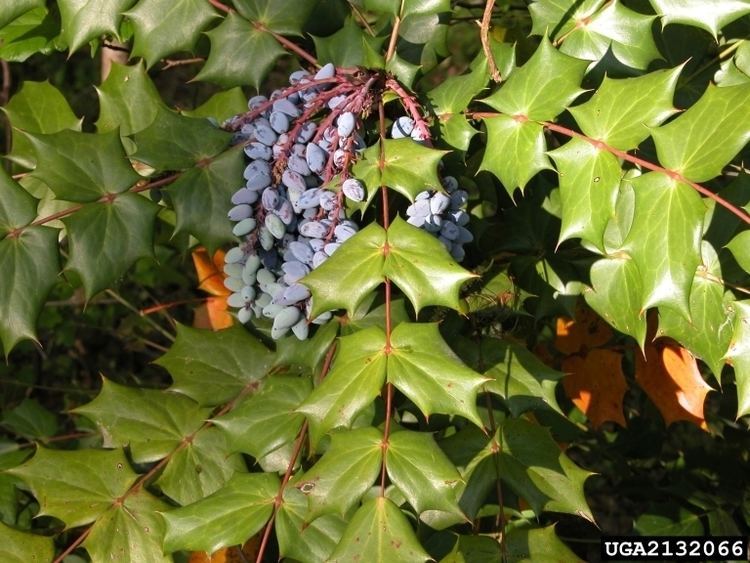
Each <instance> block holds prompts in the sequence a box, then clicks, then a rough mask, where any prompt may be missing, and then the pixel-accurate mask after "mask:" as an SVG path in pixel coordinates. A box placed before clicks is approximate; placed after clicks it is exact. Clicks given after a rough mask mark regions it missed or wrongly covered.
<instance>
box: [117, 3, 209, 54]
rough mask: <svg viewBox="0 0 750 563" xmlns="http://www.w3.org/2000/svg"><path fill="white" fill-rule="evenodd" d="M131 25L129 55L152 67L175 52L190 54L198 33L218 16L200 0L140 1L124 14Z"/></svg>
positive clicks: (207, 4)
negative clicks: (131, 47)
mask: <svg viewBox="0 0 750 563" xmlns="http://www.w3.org/2000/svg"><path fill="white" fill-rule="evenodd" d="M125 15H126V16H127V17H128V18H129V19H130V21H131V22H132V24H133V30H134V34H133V35H134V41H133V51H132V53H131V56H133V57H143V59H144V60H145V61H146V66H147V67H151V66H153V65H154V64H155V63H157V62H158V61H159V60H160V59H162V58H163V57H165V56H167V55H170V54H172V53H176V52H178V51H192V49H193V45H195V42H196V41H197V40H198V35H199V34H200V32H201V31H202V30H203V29H205V28H206V26H207V25H208V24H209V23H211V21H213V19H214V18H216V17H218V14H217V13H216V12H215V11H214V10H213V8H211V5H210V4H209V3H208V2H204V1H203V0H141V1H140V2H138V4H136V6H135V7H134V8H133V9H132V10H130V11H128V12H125Z"/></svg>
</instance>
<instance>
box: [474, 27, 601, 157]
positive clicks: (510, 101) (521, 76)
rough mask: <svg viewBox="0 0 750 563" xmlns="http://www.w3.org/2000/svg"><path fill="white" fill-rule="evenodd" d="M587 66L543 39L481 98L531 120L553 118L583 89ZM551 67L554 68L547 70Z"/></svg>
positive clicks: (491, 105) (487, 102)
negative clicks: (505, 79) (498, 85)
mask: <svg viewBox="0 0 750 563" xmlns="http://www.w3.org/2000/svg"><path fill="white" fill-rule="evenodd" d="M587 66H588V63H587V62H586V61H582V60H580V59H574V58H573V57H569V56H568V55H564V54H562V53H560V52H559V51H558V50H557V49H555V48H554V47H553V46H552V45H551V44H550V42H549V41H548V40H547V39H542V42H541V44H540V45H539V48H538V49H537V50H536V52H535V53H534V55H533V56H532V57H531V59H529V61H528V62H527V63H526V64H525V65H523V66H522V67H521V68H519V69H517V70H515V71H514V72H513V74H511V75H510V77H509V78H508V82H506V83H505V85H504V86H503V87H502V88H500V89H499V90H498V91H497V92H495V93H494V94H492V95H491V96H490V97H489V98H485V99H484V100H482V101H483V102H484V103H485V104H487V105H488V106H490V107H492V108H494V109H496V110H497V111H499V112H502V113H504V114H507V115H509V116H525V117H526V118H528V119H531V120H534V121H545V120H549V119H554V118H555V117H557V115H558V114H560V113H562V111H563V110H564V109H565V108H566V107H567V106H568V104H570V103H571V102H572V101H573V100H575V99H576V98H577V97H578V95H579V94H581V92H583V90H581V88H580V84H581V79H583V74H584V72H586V67H587ZM551 68H554V69H555V72H550V71H549V69H551ZM506 158H507V155H506Z"/></svg>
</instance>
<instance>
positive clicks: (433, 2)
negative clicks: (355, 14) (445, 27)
mask: <svg viewBox="0 0 750 563" xmlns="http://www.w3.org/2000/svg"><path fill="white" fill-rule="evenodd" d="M364 6H365V9H366V10H370V11H373V12H380V13H386V14H391V15H393V16H399V17H401V18H405V17H407V16H416V15H429V14H439V13H440V12H449V11H450V9H451V6H450V2H449V1H448V0H365V2H364Z"/></svg>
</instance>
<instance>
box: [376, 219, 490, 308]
mask: <svg viewBox="0 0 750 563" xmlns="http://www.w3.org/2000/svg"><path fill="white" fill-rule="evenodd" d="M387 244H388V252H387V254H386V258H385V264H384V267H383V273H384V274H385V276H386V277H388V278H390V279H391V280H393V281H394V282H395V283H396V285H398V287H399V289H401V291H403V292H404V294H405V295H406V297H407V298H408V299H409V301H411V303H412V305H414V309H415V311H416V312H417V314H419V311H420V310H421V309H422V308H423V307H426V306H428V305H439V306H443V307H450V308H451V309H459V307H460V302H459V292H460V290H461V286H462V285H463V284H464V282H465V281H467V280H469V279H471V278H475V277H476V275H475V274H472V273H471V272H468V271H467V270H465V269H464V268H462V267H461V266H459V265H458V264H457V263H456V262H455V261H454V260H453V258H452V257H451V256H450V255H449V254H448V252H447V251H446V250H445V247H444V246H443V245H442V243H441V242H440V241H438V240H437V239H436V238H435V237H434V236H432V235H430V234H428V233H426V232H425V231H423V230H421V229H417V228H415V227H413V226H412V225H410V224H409V223H407V222H406V221H404V220H403V219H401V217H397V218H396V219H395V220H394V221H393V223H391V226H390V228H389V229H388V233H387Z"/></svg>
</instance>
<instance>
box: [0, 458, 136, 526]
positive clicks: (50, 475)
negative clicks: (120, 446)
mask: <svg viewBox="0 0 750 563" xmlns="http://www.w3.org/2000/svg"><path fill="white" fill-rule="evenodd" d="M61 467H64V468H65V470H64V471H60V468H61ZM8 473H10V474H12V475H16V476H18V477H20V478H21V479H23V480H24V482H25V483H26V484H27V485H28V486H29V488H30V489H31V492H32V493H33V494H34V496H35V497H36V498H37V500H38V501H39V505H40V511H39V515H40V516H42V515H48V516H54V517H55V518H59V519H60V520H62V521H63V522H65V524H66V525H67V526H68V527H69V528H75V527H76V526H82V525H84V524H88V523H89V522H93V521H95V520H96V519H97V518H99V517H100V516H101V515H102V514H103V513H104V512H106V511H107V510H109V509H110V508H111V506H112V504H113V503H114V502H115V501H116V500H117V499H118V498H120V497H121V496H122V495H123V494H124V493H125V492H126V491H127V490H128V489H129V488H130V486H131V485H132V484H133V483H134V482H135V480H136V478H137V475H136V474H135V472H133V470H132V469H131V468H130V464H129V463H128V460H127V458H126V457H125V453H124V452H123V451H122V450H75V451H65V450H48V449H47V448H41V447H40V448H37V451H36V454H34V457H33V458H31V460H30V461H27V462H26V463H24V464H23V465H21V466H20V467H15V468H13V469H9V470H8Z"/></svg>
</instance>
